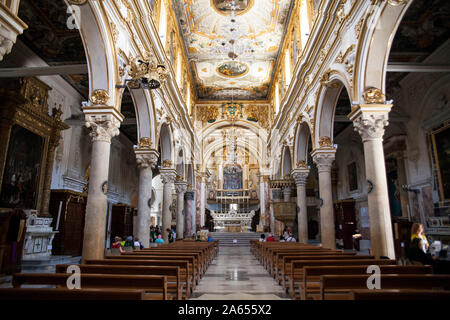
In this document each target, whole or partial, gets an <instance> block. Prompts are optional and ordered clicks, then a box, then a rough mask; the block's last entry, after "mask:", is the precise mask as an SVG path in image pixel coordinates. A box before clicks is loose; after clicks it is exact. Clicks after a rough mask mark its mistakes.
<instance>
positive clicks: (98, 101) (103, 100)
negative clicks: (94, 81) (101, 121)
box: [90, 89, 109, 106]
mask: <svg viewBox="0 0 450 320" xmlns="http://www.w3.org/2000/svg"><path fill="white" fill-rule="evenodd" d="M90 100H91V102H92V103H93V104H94V105H103V106H104V105H106V104H107V103H108V101H109V94H108V92H107V91H106V90H103V89H97V90H95V91H94V92H93V93H92V94H91V98H90Z"/></svg>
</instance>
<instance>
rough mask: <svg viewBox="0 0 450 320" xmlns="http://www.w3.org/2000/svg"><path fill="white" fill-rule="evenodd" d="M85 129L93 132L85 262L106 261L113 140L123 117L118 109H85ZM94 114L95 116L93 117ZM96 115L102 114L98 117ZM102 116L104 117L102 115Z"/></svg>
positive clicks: (85, 230) (86, 219) (85, 235)
mask: <svg viewBox="0 0 450 320" xmlns="http://www.w3.org/2000/svg"><path fill="white" fill-rule="evenodd" d="M83 111H84V112H85V119H86V127H88V128H91V133H90V136H91V138H92V155H91V170H90V177H89V189H88V198H87V204H86V217H85V226H84V240H83V253H82V255H83V261H86V260H88V259H103V252H104V247H105V228H106V203H107V197H106V193H107V188H108V174H109V157H110V149H111V139H112V138H113V137H114V136H117V135H118V134H119V127H120V123H121V121H122V120H123V116H122V115H121V114H120V113H118V112H117V111H116V110H115V109H110V110H108V111H109V113H106V112H108V111H106V110H105V109H99V110H96V108H85V109H83ZM91 112H92V113H91ZM96 112H99V113H98V114H97V113H96ZM100 112H101V113H100Z"/></svg>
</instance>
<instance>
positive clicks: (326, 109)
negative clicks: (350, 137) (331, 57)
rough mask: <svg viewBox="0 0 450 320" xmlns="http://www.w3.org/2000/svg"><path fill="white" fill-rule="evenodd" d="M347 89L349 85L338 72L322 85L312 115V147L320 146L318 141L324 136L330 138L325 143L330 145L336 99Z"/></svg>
mask: <svg viewBox="0 0 450 320" xmlns="http://www.w3.org/2000/svg"><path fill="white" fill-rule="evenodd" d="M349 89H350V87H349V86H348V84H346V82H345V78H343V77H342V76H341V75H340V74H338V73H334V74H332V75H331V76H330V80H329V82H328V83H327V85H325V86H323V87H322V89H321V91H320V95H319V99H318V101H317V108H316V111H315V117H314V124H315V125H314V135H313V139H314V140H313V149H317V148H320V141H321V139H323V138H325V137H326V138H329V139H330V141H329V142H328V143H326V144H325V145H327V146H329V147H331V146H332V144H333V139H334V137H333V129H334V116H335V112H336V106H337V101H338V99H339V96H340V94H341V91H342V90H347V93H349V92H350V91H349ZM329 143H331V145H329Z"/></svg>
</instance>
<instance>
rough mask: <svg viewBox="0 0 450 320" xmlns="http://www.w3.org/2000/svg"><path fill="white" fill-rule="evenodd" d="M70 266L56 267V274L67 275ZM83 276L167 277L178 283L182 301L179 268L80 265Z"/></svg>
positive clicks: (61, 265) (177, 292)
mask: <svg viewBox="0 0 450 320" xmlns="http://www.w3.org/2000/svg"><path fill="white" fill-rule="evenodd" d="M69 266H70V265H68V264H59V265H56V268H55V269H56V270H55V271H56V273H66V270H67V268H68V267H69ZM78 267H79V268H80V272H81V273H82V274H125V275H153V276H158V275H159V276H167V280H168V281H173V280H174V281H175V282H176V298H177V300H180V299H181V294H182V293H181V290H182V288H181V277H180V268H179V267H168V266H162V267H161V266H131V265H128V266H127V265H111V266H108V265H93V264H81V265H78Z"/></svg>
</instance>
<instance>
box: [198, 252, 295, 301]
mask: <svg viewBox="0 0 450 320" xmlns="http://www.w3.org/2000/svg"><path fill="white" fill-rule="evenodd" d="M191 299H192V300H289V296H288V294H286V293H285V292H284V290H283V288H282V287H281V286H279V285H278V284H277V283H276V281H275V280H274V279H273V278H272V277H271V276H270V275H269V273H268V272H267V271H266V270H265V269H264V267H263V266H262V265H261V264H260V263H259V261H258V260H256V259H255V257H254V256H253V255H252V254H251V253H250V247H220V251H219V255H218V256H217V257H216V259H215V260H214V261H213V262H212V263H211V265H210V266H209V267H208V270H207V271H206V273H205V275H204V276H203V278H202V280H201V281H200V283H199V285H198V286H197V287H196V289H195V291H194V293H193V294H192V297H191Z"/></svg>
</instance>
